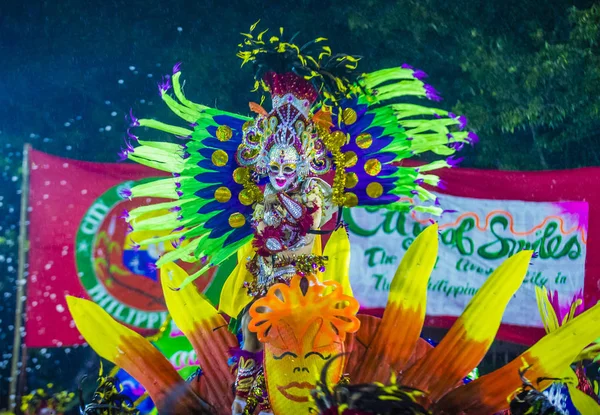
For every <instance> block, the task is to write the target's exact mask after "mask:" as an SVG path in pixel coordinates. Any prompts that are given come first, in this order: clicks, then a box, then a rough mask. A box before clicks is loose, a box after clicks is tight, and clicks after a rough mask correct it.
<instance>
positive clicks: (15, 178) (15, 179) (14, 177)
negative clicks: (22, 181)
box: [10, 176, 19, 182]
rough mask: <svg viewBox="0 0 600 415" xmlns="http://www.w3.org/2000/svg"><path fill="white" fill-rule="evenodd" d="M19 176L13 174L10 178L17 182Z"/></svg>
mask: <svg viewBox="0 0 600 415" xmlns="http://www.w3.org/2000/svg"><path fill="white" fill-rule="evenodd" d="M18 179H19V178H18V177H17V176H13V177H11V178H10V180H12V181H13V182H16V181H17V180H18Z"/></svg>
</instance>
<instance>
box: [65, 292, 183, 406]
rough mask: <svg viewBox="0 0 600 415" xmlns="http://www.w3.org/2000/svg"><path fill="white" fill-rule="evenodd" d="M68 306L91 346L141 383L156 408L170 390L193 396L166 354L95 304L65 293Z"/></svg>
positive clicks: (80, 330)
mask: <svg viewBox="0 0 600 415" xmlns="http://www.w3.org/2000/svg"><path fill="white" fill-rule="evenodd" d="M67 305H68V307H69V311H70V312H71V315H72V316H73V320H74V321H75V325H76V326H77V328H78V329H79V332H80V333H81V335H82V336H83V337H84V338H85V340H86V341H87V342H88V344H89V345H90V347H91V348H92V349H94V350H95V351H96V353H98V354H99V355H100V356H101V357H103V358H105V359H106V360H109V361H110V362H112V363H114V364H115V365H117V366H119V367H121V368H123V369H124V370H125V371H127V373H129V374H130V375H131V376H133V377H134V378H135V379H136V380H137V381H138V382H140V383H141V384H142V385H143V386H144V388H146V390H147V391H148V394H149V395H150V396H151V397H152V400H153V401H154V402H155V403H156V404H157V406H158V407H159V408H160V407H161V405H162V403H163V402H164V401H165V399H167V398H168V395H169V393H170V391H172V390H174V389H177V388H183V389H182V390H183V392H184V393H182V398H183V400H187V399H192V398H193V397H194V396H193V394H192V392H191V390H189V388H187V387H186V386H185V382H184V381H183V379H181V376H179V374H178V373H177V371H176V370H175V369H174V368H173V366H172V365H171V362H169V360H167V358H166V357H164V356H163V355H162V354H161V353H160V352H159V351H158V350H157V349H156V348H155V347H154V346H152V344H150V342H149V341H147V340H146V339H144V338H143V337H142V336H140V335H139V334H138V333H136V332H134V331H133V330H130V329H128V328H127V327H125V326H123V325H121V324H119V323H118V322H117V321H115V320H114V319H113V318H112V317H111V316H110V315H108V313H107V312H106V311H104V310H103V309H102V308H101V307H100V306H99V305H98V304H96V303H94V302H92V301H89V300H84V299H81V298H77V297H72V296H67Z"/></svg>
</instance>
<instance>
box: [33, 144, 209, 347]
mask: <svg viewBox="0 0 600 415" xmlns="http://www.w3.org/2000/svg"><path fill="white" fill-rule="evenodd" d="M30 172H31V174H30V177H31V181H30V194H29V221H30V225H29V243H30V246H29V274H28V275H29V276H28V282H27V314H26V330H27V336H26V338H25V343H26V345H27V346H28V347H61V346H63V347H66V346H72V345H76V344H82V343H83V338H82V337H81V336H80V334H79V332H78V331H77V328H76V327H75V324H74V322H73V321H72V318H71V316H70V314H69V311H68V309H67V304H66V302H65V295H67V294H68V295H74V296H77V297H83V298H91V299H93V300H94V301H95V302H96V303H98V304H99V305H100V306H102V307H103V308H104V309H105V310H106V311H107V312H108V313H109V314H111V315H112V316H113V317H115V318H116V319H118V320H120V321H122V322H124V323H125V324H127V325H129V326H130V327H132V328H134V329H136V330H137V331H139V332H140V333H143V334H150V333H153V332H155V331H156V330H157V329H159V328H160V326H161V324H162V322H163V321H164V318H165V317H166V306H165V303H164V299H163V296H162V289H161V286H160V282H159V281H158V276H157V271H156V269H155V268H154V267H152V264H153V263H154V261H155V260H156V259H157V258H158V257H159V256H160V255H161V254H162V253H163V252H165V251H168V250H169V249H172V247H171V246H170V244H169V245H168V246H164V245H163V244H157V245H151V246H148V247H147V248H142V249H139V250H136V249H133V247H132V246H131V244H130V241H131V240H133V241H136V240H137V241H140V240H143V239H147V238H152V237H154V236H161V235H162V234H161V233H160V232H159V233H148V232H146V233H140V232H137V233H136V232H134V233H132V234H130V235H128V233H127V224H126V223H125V221H124V220H122V219H120V216H122V213H123V211H124V210H131V209H132V208H135V207H136V206H139V205H141V204H144V203H148V202H150V199H134V200H133V201H130V200H124V199H123V198H121V197H120V196H119V190H120V189H121V188H122V187H125V186H131V185H132V184H133V183H134V182H138V181H141V180H144V179H148V178H149V177H151V176H157V171H156V170H152V169H149V168H146V167H143V166H139V165H135V164H116V163H115V164H112V163H110V164H101V163H89V162H83V161H77V160H69V159H63V158H59V157H54V156H50V155H48V154H44V153H41V152H37V151H32V152H31V159H30ZM159 174H160V173H159ZM185 265H186V266H187V267H188V268H190V269H188V271H189V272H193V271H194V270H195V269H194V268H195V267H197V266H199V264H198V265H194V264H191V265H190V264H185ZM212 274H213V273H212V272H210V275H209V276H207V278H200V279H199V280H198V281H199V282H198V284H199V288H201V289H204V288H207V287H208V286H209V285H210V282H211V281H212V278H211V277H212ZM216 288H218V287H215V289H216Z"/></svg>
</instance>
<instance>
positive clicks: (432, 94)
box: [423, 85, 442, 101]
mask: <svg viewBox="0 0 600 415" xmlns="http://www.w3.org/2000/svg"><path fill="white" fill-rule="evenodd" d="M423 89H425V96H426V97H427V98H428V99H430V100H431V101H441V100H442V97H441V96H440V94H439V92H438V91H436V89H435V88H434V87H432V86H431V85H423Z"/></svg>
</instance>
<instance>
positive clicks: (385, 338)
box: [356, 225, 438, 382]
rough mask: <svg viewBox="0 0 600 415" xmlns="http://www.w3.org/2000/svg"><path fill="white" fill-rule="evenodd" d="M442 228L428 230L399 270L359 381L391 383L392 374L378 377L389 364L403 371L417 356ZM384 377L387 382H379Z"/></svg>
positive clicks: (416, 240) (433, 226) (410, 250)
mask: <svg viewBox="0 0 600 415" xmlns="http://www.w3.org/2000/svg"><path fill="white" fill-rule="evenodd" d="M437 231H438V226H437V225H431V226H429V227H428V228H427V229H425V230H424V231H423V232H422V233H421V234H420V235H419V236H418V237H417V238H416V239H415V241H414V242H413V243H412V244H411V246H410V247H409V248H408V250H407V251H406V254H405V255H404V258H402V262H401V263H400V266H399V267H398V269H397V271H396V274H395V275H394V279H393V281H392V285H391V287H390V294H389V297H388V303H387V306H386V308H385V311H384V314H383V318H382V320H381V324H380V325H379V329H378V330H377V334H376V336H375V338H374V339H373V343H372V344H371V346H370V347H369V349H368V351H367V353H366V355H365V357H364V360H363V362H362V364H361V366H360V368H359V369H358V373H357V374H358V378H357V379H356V381H357V382H372V381H373V380H380V381H387V380H388V379H389V375H390V373H389V369H388V373H383V374H380V375H378V376H376V375H375V373H376V371H380V369H381V367H382V365H383V364H384V363H385V365H387V366H388V367H393V368H394V369H395V371H401V370H402V369H404V367H405V366H406V363H407V362H408V360H409V358H410V356H411V355H412V354H413V351H414V349H415V345H416V344H417V340H418V339H419V335H420V334H421V329H422V328H423V321H424V320H425V308H426V302H427V282H428V281H429V276H430V275H431V271H433V267H434V265H435V261H436V260H437V252H438V233H437ZM381 376H384V379H376V378H379V377H381Z"/></svg>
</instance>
